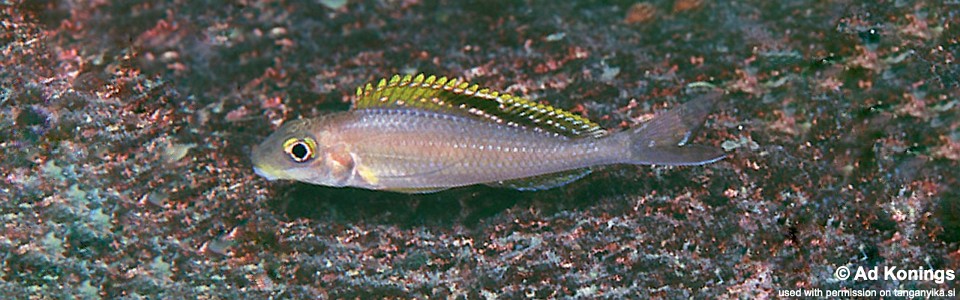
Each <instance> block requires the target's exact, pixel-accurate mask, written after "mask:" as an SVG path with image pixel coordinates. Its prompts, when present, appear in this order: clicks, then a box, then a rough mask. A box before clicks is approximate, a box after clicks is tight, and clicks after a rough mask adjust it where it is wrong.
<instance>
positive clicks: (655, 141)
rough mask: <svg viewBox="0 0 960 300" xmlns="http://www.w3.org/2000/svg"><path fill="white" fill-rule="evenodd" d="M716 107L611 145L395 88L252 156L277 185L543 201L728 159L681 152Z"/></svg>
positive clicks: (294, 126)
mask: <svg viewBox="0 0 960 300" xmlns="http://www.w3.org/2000/svg"><path fill="white" fill-rule="evenodd" d="M720 95H721V93H719V92H716V91H712V92H708V93H705V94H702V95H700V96H699V97H698V98H697V99H695V100H694V101H690V102H688V103H687V104H685V105H683V106H681V107H679V108H676V109H674V110H671V111H668V112H666V113H662V114H660V115H658V116H657V117H655V118H654V119H653V120H652V121H650V122H648V123H646V124H643V125H642V126H640V127H637V128H633V129H629V130H625V131H621V132H617V133H612V134H611V133H608V132H607V131H606V130H604V129H602V128H600V127H599V126H598V125H596V124H594V123H592V122H590V121H589V120H587V119H584V118H582V117H580V116H577V115H574V114H572V113H569V112H566V111H562V110H559V109H556V108H553V107H549V106H546V105H542V104H537V103H534V102H530V101H527V100H525V99H521V98H517V97H513V96H511V95H508V94H500V93H497V92H491V91H490V90H488V89H480V88H479V87H478V86H476V85H470V84H468V83H464V82H458V81H456V80H449V81H448V80H446V79H445V78H439V79H437V78H436V77H434V76H430V77H424V76H423V75H419V76H416V77H413V76H406V77H400V76H394V77H393V78H392V79H391V80H390V81H387V80H381V81H380V83H379V84H378V85H376V86H373V85H371V84H368V85H366V87H365V88H364V87H361V88H360V89H358V92H357V97H358V99H357V100H356V102H355V103H354V108H353V109H351V110H350V111H346V112H340V113H335V114H331V115H326V116H322V117H319V118H315V119H302V120H295V121H291V122H287V123H286V124H284V125H283V126H282V127H281V128H280V129H278V130H277V132H275V133H273V134H271V135H270V136H269V137H268V138H267V139H266V140H265V141H264V142H263V143H261V144H260V145H259V146H257V147H255V149H254V151H253V156H252V160H253V163H254V170H255V172H256V173H257V174H259V175H261V176H263V177H265V178H267V179H270V180H273V179H289V180H297V181H302V182H307V183H313V184H318V185H326V186H334V187H344V186H349V187H358V188H365V189H373V190H390V191H398V192H408V193H425V192H433V191H439V190H443V189H447V188H452V187H459V186H466V185H473V184H489V185H501V186H508V187H513V188H517V189H521V190H537V189H544V188H551V187H554V186H559V185H563V184H565V183H567V182H569V181H572V180H576V179H578V178H580V177H582V176H583V175H586V174H587V173H589V172H590V170H591V169H590V168H591V167H595V166H602V165H610V164H620V163H625V164H658V165H700V164H706V163H710V162H714V161H717V160H719V159H722V158H723V156H724V155H723V153H722V152H721V151H719V150H718V149H715V148H710V147H704V146H696V145H683V144H685V143H686V139H687V138H688V137H689V134H690V131H691V129H692V128H694V127H696V126H697V125H699V124H700V123H701V122H702V120H703V118H704V116H705V115H706V114H707V113H708V112H709V109H710V107H712V105H713V103H714V102H715V101H716V99H718V98H719V97H720ZM681 145H683V146H681Z"/></svg>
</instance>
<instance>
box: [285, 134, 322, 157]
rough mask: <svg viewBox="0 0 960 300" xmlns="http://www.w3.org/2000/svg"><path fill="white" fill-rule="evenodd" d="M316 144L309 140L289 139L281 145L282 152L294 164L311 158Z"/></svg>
mask: <svg viewBox="0 0 960 300" xmlns="http://www.w3.org/2000/svg"><path fill="white" fill-rule="evenodd" d="M316 145H317V144H316V142H315V141H314V140H313V139H311V138H305V139H297V138H291V139H288V140H287V141H286V142H284V143H283V151H284V152H286V153H287V154H288V155H290V158H291V159H293V161H295V162H305V161H308V160H310V159H311V158H313V152H314V149H315V148H316Z"/></svg>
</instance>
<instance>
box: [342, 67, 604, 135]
mask: <svg viewBox="0 0 960 300" xmlns="http://www.w3.org/2000/svg"><path fill="white" fill-rule="evenodd" d="M371 108H412V109H422V110H429V111H437V112H444V113H451V114H457V115H463V116H469V117H472V118H479V119H482V120H486V121H491V122H497V123H501V124H506V125H509V126H517V127H523V128H530V129H533V130H538V131H546V132H550V133H555V134H559V135H563V136H567V137H587V136H589V137H600V136H603V135H605V134H606V133H607V131H606V130H604V129H603V128H601V127H600V125H597V124H596V123H593V122H592V121H590V120H588V119H586V118H584V117H581V116H579V115H577V114H574V113H571V112H568V111H565V110H561V109H558V108H555V107H552V106H549V105H544V104H540V103H536V102H533V101H530V100H527V99H523V98H521V97H514V96H513V95H510V94H507V93H500V92H497V91H491V90H490V89H489V88H483V87H480V86H479V85H477V84H471V83H469V82H466V81H462V80H457V79H447V77H440V78H437V77H436V76H434V75H430V76H424V74H417V75H416V76H414V75H405V76H400V75H394V76H393V77H391V78H390V79H389V81H388V80H387V79H386V78H384V79H380V81H379V83H377V84H376V86H374V85H373V84H370V83H368V84H366V85H364V86H361V87H358V88H357V98H356V99H355V100H354V103H353V108H352V109H354V110H363V109H371Z"/></svg>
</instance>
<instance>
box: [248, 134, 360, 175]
mask: <svg viewBox="0 0 960 300" xmlns="http://www.w3.org/2000/svg"><path fill="white" fill-rule="evenodd" d="M326 127H329V126H324V124H323V119H320V120H310V119H303V120H295V121H290V122H287V123H285V124H284V125H283V126H281V127H280V128H279V129H277V131H276V132H274V133H272V134H270V136H268V137H267V138H266V140H264V141H263V142H262V143H260V144H259V145H257V146H255V147H254V149H253V153H252V156H251V160H252V161H253V170H254V172H255V173H257V175H260V176H261V177H263V178H266V179H267V180H278V179H285V180H296V181H301V182H306V183H312V184H318V185H325V186H344V185H345V184H346V182H347V181H348V180H349V179H350V177H352V174H353V173H354V161H355V156H353V155H352V154H351V153H350V152H349V149H348V147H347V146H346V145H345V144H344V143H343V142H341V141H339V139H338V138H337V136H336V134H335V133H333V132H332V131H331V130H330V129H328V128H326Z"/></svg>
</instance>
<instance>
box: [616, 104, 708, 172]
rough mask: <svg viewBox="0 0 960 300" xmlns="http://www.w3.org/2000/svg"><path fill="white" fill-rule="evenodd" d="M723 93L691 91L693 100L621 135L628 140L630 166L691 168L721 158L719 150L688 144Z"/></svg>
mask: <svg viewBox="0 0 960 300" xmlns="http://www.w3.org/2000/svg"><path fill="white" fill-rule="evenodd" d="M722 96H723V92H722V91H719V90H716V89H710V90H707V91H702V90H701V91H696V92H692V99H690V100H689V101H687V102H686V103H684V104H683V105H680V106H679V107H677V108H674V109H671V110H669V111H667V112H664V113H660V114H658V115H657V116H655V117H654V118H653V119H652V120H650V121H649V122H647V123H644V124H643V125H641V126H640V127H637V128H634V129H631V130H627V131H625V132H622V133H620V134H622V135H624V136H625V138H627V139H628V144H629V146H628V147H630V154H631V156H630V158H629V159H628V160H629V161H628V162H629V163H632V164H652V165H667V166H691V165H703V164H708V163H712V162H715V161H718V160H721V159H723V158H724V156H725V154H724V153H723V151H721V150H720V149H718V148H714V147H708V146H700V145H687V142H688V139H689V138H690V136H691V134H692V133H693V131H694V130H695V129H696V128H697V127H699V126H700V124H702V123H703V120H704V119H705V118H706V116H707V114H709V113H710V111H711V110H712V109H713V106H714V104H716V102H717V101H718V100H719V99H720V98H721V97H722Z"/></svg>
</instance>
